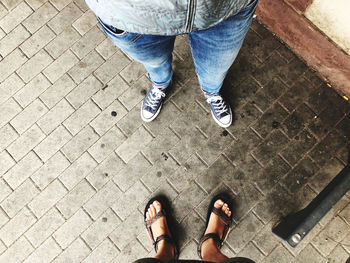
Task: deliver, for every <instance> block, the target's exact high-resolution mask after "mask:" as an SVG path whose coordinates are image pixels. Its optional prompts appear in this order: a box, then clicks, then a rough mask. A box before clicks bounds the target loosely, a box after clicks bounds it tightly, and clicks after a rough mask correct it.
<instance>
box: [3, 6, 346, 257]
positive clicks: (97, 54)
mask: <svg viewBox="0 0 350 263" xmlns="http://www.w3.org/2000/svg"><path fill="white" fill-rule="evenodd" d="M174 70H175V79H174V85H173V89H172V91H171V95H170V96H169V98H168V99H167V101H166V103H165V105H164V108H163V111H162V113H161V114H160V115H159V117H158V118H157V119H156V120H155V121H153V122H151V123H143V122H142V121H141V119H140V116H139V115H140V113H139V112H140V105H141V101H142V99H143V97H144V95H145V91H146V89H147V88H148V87H149V85H150V82H149V81H148V79H147V76H146V72H145V70H144V69H143V67H142V66H140V64H138V63H136V62H134V61H132V60H131V59H130V58H129V57H128V56H127V55H125V54H124V53H123V52H121V51H120V50H118V49H117V48H115V47H114V46H113V45H112V43H111V42H110V41H109V40H108V39H107V38H106V36H105V35H104V34H103V33H102V31H101V30H100V29H99V27H98V26H97V23H96V19H95V17H94V15H93V14H92V13H91V12H90V11H89V10H88V8H87V7H86V5H85V4H84V2H83V0H74V1H72V0H49V1H47V0H25V1H23V0H3V1H1V3H0V83H1V84H0V176H1V177H0V262H131V261H133V260H134V259H136V258H139V257H144V256H148V255H150V256H151V255H153V254H154V252H153V250H152V246H151V243H150V241H149V240H148V236H147V233H146V231H145V228H144V226H143V223H142V220H143V219H142V213H143V208H144V205H145V203H146V202H147V200H148V199H149V198H150V197H151V196H153V195H155V194H156V193H166V195H167V196H169V198H170V199H171V200H172V204H173V207H174V213H175V218H176V220H177V221H178V222H179V223H181V228H180V230H179V233H178V234H179V240H180V247H181V252H182V253H181V258H197V255H196V251H195V247H196V244H197V242H198V240H199V238H200V237H201V234H202V231H203V228H204V223H205V222H204V221H205V219H204V218H205V214H206V209H207V205H208V203H209V201H210V198H211V197H212V196H213V195H215V194H216V193H217V192H220V191H223V190H224V191H228V192H230V193H231V195H232V197H233V198H234V201H235V211H234V228H233V230H232V232H231V234H230V236H229V238H228V240H227V243H226V245H225V246H224V248H223V251H224V252H225V253H227V255H229V256H235V255H238V256H247V257H250V258H252V259H253V260H255V261H256V262H263V263H267V262H279V263H283V262H308V263H310V262H339V263H343V262H345V261H346V260H347V259H348V258H349V255H350V226H349V224H348V223H346V222H349V221H350V203H349V199H350V193H348V194H347V195H346V196H344V197H343V198H342V200H341V201H340V202H338V203H337V205H336V206H335V207H334V208H333V209H332V210H331V211H330V212H329V213H328V214H327V215H326V216H325V217H324V218H323V219H322V221H321V222H319V224H317V226H316V227H315V228H314V229H313V230H312V231H311V232H310V234H309V235H308V236H307V237H306V239H305V240H304V241H302V243H301V244H300V245H299V246H298V247H297V248H295V249H291V248H289V247H288V246H287V245H286V244H285V243H283V242H281V241H280V240H279V239H277V238H276V237H275V236H274V235H273V234H272V233H271V227H272V226H273V225H274V224H275V223H276V222H277V221H278V219H279V218H280V217H281V216H283V215H286V214H288V213H291V212H294V211H297V210H299V209H300V208H302V207H303V206H305V205H306V204H307V203H308V202H309V201H310V200H312V199H313V198H314V197H315V196H316V195H317V193H319V192H320V191H321V190H322V189H323V187H325V185H327V183H328V182H329V181H330V180H331V179H332V178H333V177H334V176H335V175H336V174H337V173H338V172H339V171H340V170H341V169H342V168H343V167H344V166H345V165H346V163H347V162H348V152H349V145H350V117H349V116H350V105H349V103H348V102H346V101H345V100H343V99H342V98H340V97H339V96H338V95H337V94H336V93H335V92H334V91H333V90H332V89H331V88H329V87H328V86H327V85H326V84H325V83H323V82H322V81H321V80H320V79H319V78H318V77H317V76H316V74H315V73H314V72H313V71H312V70H310V69H309V68H308V67H307V66H306V65H305V64H304V63H303V62H302V61H300V60H299V59H298V58H297V57H296V56H295V55H294V54H293V53H292V52H291V51H289V50H288V48H286V47H285V46H284V45H283V44H281V43H280V42H279V41H278V40H277V39H276V38H275V37H274V36H273V35H272V34H271V33H270V32H269V31H267V30H266V29H265V28H264V27H263V26H262V25H260V24H259V23H258V22H257V21H254V22H253V25H252V28H251V30H250V31H249V33H248V35H247V39H246V41H245V44H244V46H243V48H242V51H241V53H240V55H239V57H238V58H237V61H236V62H235V64H234V65H233V66H232V68H231V70H230V72H229V74H228V77H227V79H226V81H225V84H224V88H223V93H224V95H225V96H226V98H227V99H228V101H229V103H230V104H231V105H232V107H233V109H234V114H235V118H234V124H233V125H232V126H231V127H229V128H227V129H222V128H220V127H218V126H217V125H216V124H215V122H214V121H213V120H212V118H211V116H210V113H209V109H208V106H207V105H206V102H205V100H204V98H203V96H202V94H201V92H200V89H199V86H198V82H197V79H196V76H195V71H194V68H193V63H192V58H191V55H190V51H189V48H188V43H187V39H186V37H185V36H180V37H178V38H177V40H176V45H175V51H174Z"/></svg>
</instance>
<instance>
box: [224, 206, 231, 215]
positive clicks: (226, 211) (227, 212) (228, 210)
mask: <svg viewBox="0 0 350 263" xmlns="http://www.w3.org/2000/svg"><path fill="white" fill-rule="evenodd" d="M230 212H231V211H230V208H229V207H227V209H226V210H225V214H226V215H228V214H229V213H230Z"/></svg>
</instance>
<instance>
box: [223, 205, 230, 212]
mask: <svg viewBox="0 0 350 263" xmlns="http://www.w3.org/2000/svg"><path fill="white" fill-rule="evenodd" d="M227 208H228V205H227V204H224V205H223V206H222V208H221V209H222V211H223V212H225V211H226V209H227Z"/></svg>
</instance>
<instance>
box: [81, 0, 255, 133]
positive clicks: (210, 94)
mask: <svg viewBox="0 0 350 263" xmlns="http://www.w3.org/2000/svg"><path fill="white" fill-rule="evenodd" d="M85 2H86V3H87V5H88V6H89V7H90V9H91V10H92V11H93V12H94V13H95V14H96V16H97V18H98V21H99V23H100V25H101V27H102V29H103V30H104V32H105V33H106V34H107V36H108V37H109V38H110V39H111V40H112V41H113V43H114V44H115V45H116V46H117V47H119V48H120V49H122V50H123V51H124V52H126V53H127V54H128V55H129V56H130V57H132V58H133V59H135V60H136V61H139V62H141V63H142V64H143V65H144V67H145V68H146V70H147V72H148V75H149V78H150V80H151V82H152V85H151V87H150V89H149V91H148V92H147V94H146V97H145V99H144V101H143V104H142V107H141V118H142V120H143V121H145V122H150V121H152V120H154V119H155V118H156V117H157V115H158V114H159V112H160V110H161V107H162V102H163V101H164V99H165V97H166V96H167V93H168V87H169V84H170V82H171V79H172V76H173V71H172V67H171V63H172V51H173V48H174V41H175V37H176V35H180V34H187V36H188V39H189V43H190V47H191V52H192V57H193V61H194V66H195V70H196V73H197V77H198V81H199V84H200V87H201V89H202V91H203V93H204V96H205V98H206V101H207V102H208V105H209V107H210V109H211V113H212V116H213V118H214V120H215V121H216V123H217V124H218V125H220V126H221V127H228V126H230V125H231V124H232V111H231V108H230V105H228V104H227V103H226V102H225V100H224V98H222V96H221V95H220V89H221V87H222V84H223V82H224V79H225V76H226V74H227V72H228V70H229V68H230V67H231V65H232V63H233V62H234V60H235V58H236V56H237V54H238V52H239V50H240V48H241V46H242V43H243V40H244V38H245V35H246V33H247V32H248V29H249V27H250V25H251V22H252V18H253V15H254V12H255V9H256V6H257V2H258V0H221V1H218V0H201V1H197V0H153V1H147V0H143V1H141V0H123V1H120V0H85Z"/></svg>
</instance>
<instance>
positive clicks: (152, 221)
mask: <svg viewBox="0 0 350 263" xmlns="http://www.w3.org/2000/svg"><path fill="white" fill-rule="evenodd" d="M163 216H166V214H165V211H164V210H161V211H159V212H158V213H157V214H155V215H154V216H153V217H152V218H151V219H146V220H145V224H146V227H147V228H148V227H151V225H152V224H153V223H154V222H156V221H157V220H158V219H159V218H161V217H163Z"/></svg>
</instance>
